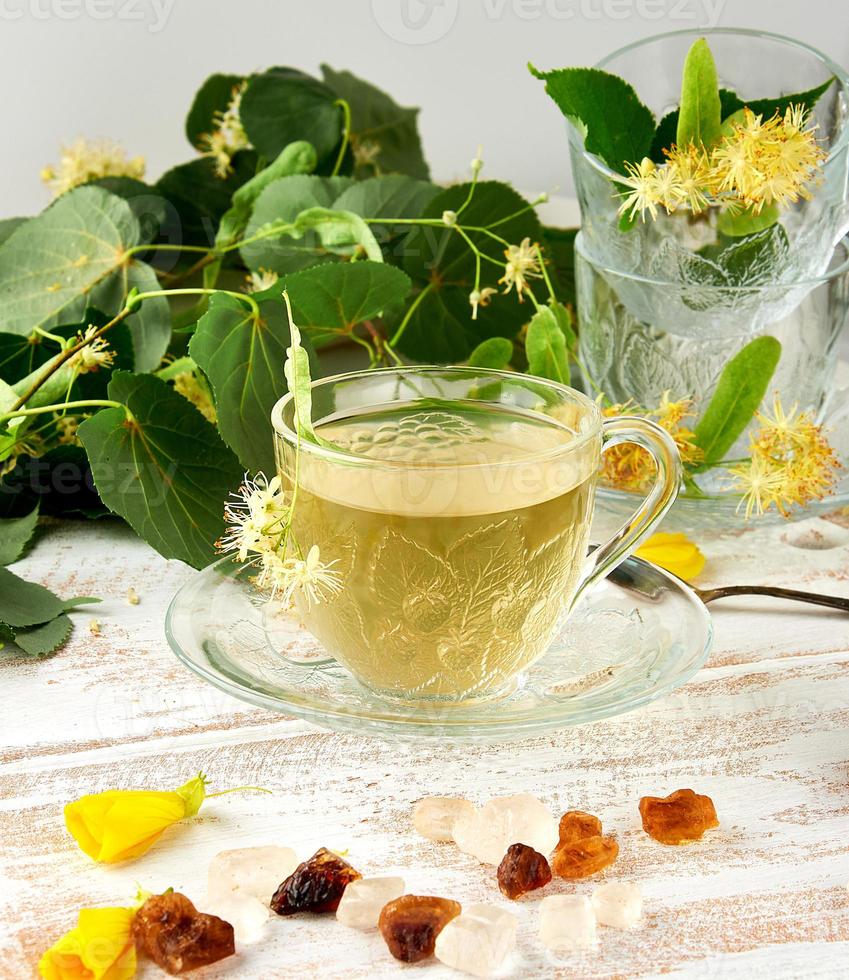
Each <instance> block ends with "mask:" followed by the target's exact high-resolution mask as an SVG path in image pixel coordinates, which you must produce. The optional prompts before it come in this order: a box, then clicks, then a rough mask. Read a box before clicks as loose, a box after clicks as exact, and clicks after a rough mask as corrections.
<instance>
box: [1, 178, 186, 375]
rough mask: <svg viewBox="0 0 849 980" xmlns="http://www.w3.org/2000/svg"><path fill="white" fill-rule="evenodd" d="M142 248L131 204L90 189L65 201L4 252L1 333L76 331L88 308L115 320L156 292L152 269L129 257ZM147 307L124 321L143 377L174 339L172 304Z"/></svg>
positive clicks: (8, 244)
mask: <svg viewBox="0 0 849 980" xmlns="http://www.w3.org/2000/svg"><path fill="white" fill-rule="evenodd" d="M139 243H140V228H139V223H138V219H137V218H136V216H135V215H134V214H133V212H132V210H131V208H130V206H129V205H128V204H127V202H126V201H124V200H122V199H121V198H119V197H116V196H115V195H114V194H110V193H108V192H107V191H105V190H103V189H102V188H99V187H89V186H85V187H79V188H76V189H75V190H72V191H69V192H68V193H67V194H64V195H62V197H60V198H59V199H58V200H57V201H56V202H55V203H54V204H52V205H51V206H50V207H49V208H47V210H46V211H43V212H42V213H41V214H40V215H38V216H37V217H35V218H31V219H30V220H29V221H27V222H25V223H24V224H23V225H21V226H20V227H19V228H18V229H17V230H16V231H15V232H13V233H12V235H11V236H10V237H9V238H8V239H7V241H6V242H5V243H4V244H3V245H2V246H0V329H2V330H3V331H5V332H7V333H15V334H22V335H25V336H29V335H30V334H31V333H32V329H33V327H42V328H45V327H47V328H49V327H52V326H53V325H55V324H60V323H69V322H71V323H78V322H80V320H81V319H82V317H83V315H84V313H85V312H86V307H87V306H89V305H91V306H94V307H97V308H98V309H100V310H102V311H103V312H104V313H105V314H107V315H114V314H115V313H117V312H118V311H119V310H120V309H121V307H122V306H123V302H124V297H125V296H126V293H127V290H128V289H129V288H131V286H132V285H135V284H143V285H144V286H145V288H148V289H158V288H159V283H158V281H157V279H156V275H155V273H154V272H153V270H152V269H151V268H150V266H148V265H146V264H145V263H144V262H138V261H135V260H132V261H129V262H128V261H127V259H126V257H125V251H126V250H127V249H128V248H131V247H132V246H134V245H137V244H139ZM150 302H151V303H152V304H153V305H152V308H151V307H148V311H147V312H146V313H145V312H143V311H142V310H140V311H139V313H136V314H134V315H133V316H132V317H130V318H129V319H128V321H127V323H128V325H129V326H130V329H131V331H132V333H133V344H134V347H135V355H136V365H135V366H136V368H137V369H138V370H149V369H150V368H151V367H155V366H156V364H158V363H159V361H160V359H161V358H162V355H163V354H164V353H165V350H166V349H167V346H168V342H169V340H170V337H171V323H170V312H169V313H168V314H167V315H166V310H167V303H165V302H164V301H162V303H160V304H157V303H156V301H155V300H152V301H150Z"/></svg>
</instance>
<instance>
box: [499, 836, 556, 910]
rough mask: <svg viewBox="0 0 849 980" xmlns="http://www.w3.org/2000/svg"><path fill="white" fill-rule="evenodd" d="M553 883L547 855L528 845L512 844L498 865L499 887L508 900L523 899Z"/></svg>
mask: <svg viewBox="0 0 849 980" xmlns="http://www.w3.org/2000/svg"><path fill="white" fill-rule="evenodd" d="M550 881H551V868H550V867H549V864H548V861H547V860H546V858H545V855H543V854H540V853H539V851H535V850H534V849H533V848H532V847H528V845H527V844H511V845H510V846H509V847H508V848H507V853H506V854H505V855H504V857H503V858H502V859H501V864H499V865H498V887H499V888H500V889H501V892H502V894H504V895H506V896H507V897H508V898H513V899H516V898H521V896H522V895H524V894H525V893H526V892H532V891H534V889H536V888H542V887H543V886H544V885H547V884H548V883H549V882H550Z"/></svg>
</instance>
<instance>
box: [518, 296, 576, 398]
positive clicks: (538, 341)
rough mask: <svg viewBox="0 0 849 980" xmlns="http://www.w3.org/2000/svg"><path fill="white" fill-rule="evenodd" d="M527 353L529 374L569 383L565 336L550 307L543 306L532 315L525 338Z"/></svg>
mask: <svg viewBox="0 0 849 980" xmlns="http://www.w3.org/2000/svg"><path fill="white" fill-rule="evenodd" d="M525 353H526V355H527V358H528V373H529V374H535V375H537V376H538V377H540V378H548V380H549V381H559V382H560V383H561V384H569V355H568V353H567V351H566V336H565V334H564V333H563V331H562V329H561V328H560V324H559V323H558V319H557V315H556V314H555V312H554V311H553V310H552V309H551V308H550V307H548V306H543V307H540V309H539V310H537V312H536V313H535V314H534V315H533V317H531V322H530V323H529V324H528V332H527V335H526V337H525Z"/></svg>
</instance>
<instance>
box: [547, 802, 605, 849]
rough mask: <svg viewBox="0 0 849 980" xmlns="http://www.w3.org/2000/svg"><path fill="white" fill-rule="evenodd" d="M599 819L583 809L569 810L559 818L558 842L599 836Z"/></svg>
mask: <svg viewBox="0 0 849 980" xmlns="http://www.w3.org/2000/svg"><path fill="white" fill-rule="evenodd" d="M600 836H601V821H600V820H599V819H598V817H594V816H593V815H592V814H591V813H584V811H583V810H569V811H567V812H566V813H564V814H563V816H562V817H561V818H560V843H559V844H558V845H557V846H558V847H563V845H564V844H574V843H575V842H576V841H579V840H583V839H584V838H585V837H600Z"/></svg>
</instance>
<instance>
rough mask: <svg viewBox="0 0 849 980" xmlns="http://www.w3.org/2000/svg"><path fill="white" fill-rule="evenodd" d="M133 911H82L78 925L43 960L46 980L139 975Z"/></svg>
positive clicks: (41, 971) (42, 973) (116, 978)
mask: <svg viewBox="0 0 849 980" xmlns="http://www.w3.org/2000/svg"><path fill="white" fill-rule="evenodd" d="M135 915H136V910H135V909H134V908H99V909H80V911H79V915H78V916H77V925H76V926H75V927H74V928H73V929H71V930H70V931H69V932H66V933H65V935H64V936H62V938H61V939H59V940H58V941H57V942H55V943H54V944H53V945H52V946H51V947H50V949H48V950H47V952H46V953H45V954H44V955H43V956H42V957H41V959H40V960H39V963H38V973H39V976H42V977H45V978H46V980H130V978H131V977H134V976H135V974H136V946H135V943H134V941H133V935H132V927H133V919H134V918H135Z"/></svg>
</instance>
